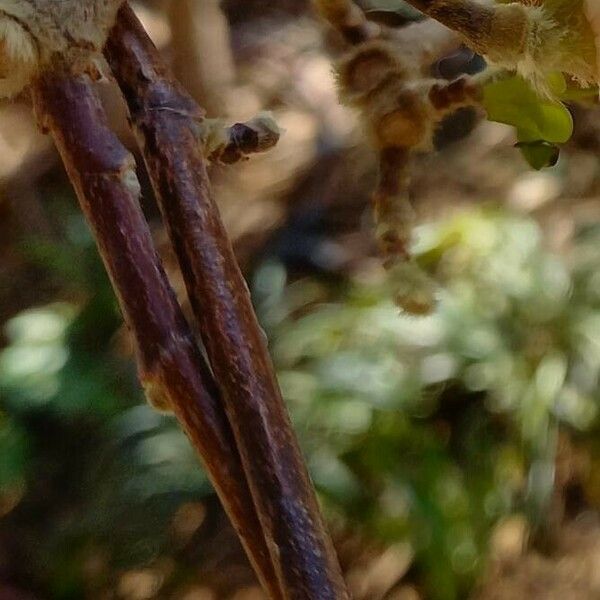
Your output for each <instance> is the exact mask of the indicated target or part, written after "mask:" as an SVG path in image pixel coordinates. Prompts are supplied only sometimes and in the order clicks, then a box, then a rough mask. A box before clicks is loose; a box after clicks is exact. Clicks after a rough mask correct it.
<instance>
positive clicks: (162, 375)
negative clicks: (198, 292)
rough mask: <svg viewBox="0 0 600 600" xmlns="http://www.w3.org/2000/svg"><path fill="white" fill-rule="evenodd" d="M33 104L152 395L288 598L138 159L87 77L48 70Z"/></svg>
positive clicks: (273, 588) (270, 582)
mask: <svg viewBox="0 0 600 600" xmlns="http://www.w3.org/2000/svg"><path fill="white" fill-rule="evenodd" d="M33 101H34V107H35V110H36V114H37V118H38V120H39V123H40V125H41V126H42V128H43V129H44V130H46V131H49V132H50V133H51V134H52V136H53V137H54V140H55V142H56V145H57V147H58V150H59V152H60V154H61V156H62V159H63V161H64V163H65V166H66V168H67V172H68V174H69V177H70V179H71V181H72V183H73V185H74V187H75V190H76V192H77V196H78V198H79V202H80V204H81V207H82V209H83V211H84V213H85V215H86V217H87V220H88V222H89V223H90V225H91V227H92V229H93V231H94V234H95V237H96V240H97V243H98V246H99V250H100V253H101V255H102V258H103V260H104V264H105V266H106V269H107V271H108V273H109V274H110V277H111V280H112V283H113V287H114V289H115V291H116V293H117V296H118V299H119V302H120V305H121V309H122V311H123V315H124V317H125V321H126V323H127V325H128V327H129V329H130V330H131V332H132V335H133V338H134V340H135V345H136V349H137V360H138V368H139V374H140V379H141V381H142V384H143V386H144V389H145V392H146V394H147V396H148V398H149V400H150V401H151V402H152V403H154V404H158V405H161V406H165V405H166V406H170V407H171V408H172V409H173V411H174V412H175V415H176V416H177V418H178V419H179V421H180V423H181V424H182V426H183V428H184V430H185V431H186V433H187V435H188V437H189V438H190V441H191V443H192V444H193V446H194V447H195V448H196V450H197V451H198V453H199V454H200V456H201V457H202V458H203V461H204V464H205V466H206V470H207V472H208V474H209V476H210V478H211V480H212V482H213V484H214V486H215V489H216V490H217V492H218V494H219V496H220V498H221V501H222V503H223V505H224V507H225V509H226V510H227V512H228V514H229V517H230V519H231V521H232V522H233V524H234V526H235V527H236V529H237V531H238V533H239V535H240V537H241V539H242V542H243V543H244V545H245V547H246V550H247V552H248V555H249V556H250V559H251V561H252V563H253V565H254V567H255V569H256V571H257V573H258V575H259V578H260V579H261V581H262V583H263V585H264V586H265V588H266V589H268V590H269V591H270V593H271V596H272V598H281V595H280V593H279V590H278V587H277V581H276V577H275V575H274V573H273V569H272V567H271V564H270V560H269V556H268V553H267V550H266V545H265V540H264V537H263V534H262V531H261V528H260V524H259V522H258V520H257V517H256V514H255V512H254V509H253V506H252V501H251V496H250V492H249V490H248V488H247V484H246V478H245V476H244V473H243V470H242V466H241V463H240V459H239V455H238V453H237V452H236V450H235V443H234V441H233V437H232V434H231V429H230V427H229V423H228V422H227V418H226V416H225V414H224V412H223V410H222V408H221V405H220V402H219V399H218V393H217V392H216V391H215V388H214V383H213V380H212V377H211V375H210V373H209V371H208V369H207V366H206V364H205V363H204V361H203V359H202V356H201V354H200V351H199V349H198V346H197V344H196V342H195V340H194V338H193V335H192V333H191V331H190V329H189V326H188V324H187V322H186V321H185V318H184V317H183V314H182V312H181V309H180V307H179V305H178V303H177V300H176V298H175V294H174V292H173V291H172V289H171V287H170V285H169V283H168V281H167V278H166V275H165V273H164V271H163V269H162V266H161V264H160V261H159V258H158V256H157V254H156V251H155V249H154V246H153V243H152V238H151V235H150V231H149V229H148V226H147V224H146V222H145V220H144V216H143V214H142V211H141V209H140V205H139V184H138V181H137V177H136V175H135V163H134V159H133V157H132V156H131V155H130V154H129V153H128V152H127V151H126V150H125V148H123V146H122V145H121V143H120V142H119V140H118V139H117V137H116V136H115V135H114V134H113V133H112V132H111V131H110V129H109V128H108V124H107V121H106V116H105V114H104V112H103V109H102V107H101V105H100V102H99V100H98V98H97V96H96V94H95V92H94V91H93V90H92V88H91V86H90V84H89V82H88V80H86V79H85V78H84V77H74V76H70V75H62V74H60V73H58V72H55V73H48V74H46V75H44V76H42V77H41V78H40V79H39V80H38V81H37V82H36V84H35V85H34V86H33Z"/></svg>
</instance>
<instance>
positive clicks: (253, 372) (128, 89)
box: [105, 5, 348, 600]
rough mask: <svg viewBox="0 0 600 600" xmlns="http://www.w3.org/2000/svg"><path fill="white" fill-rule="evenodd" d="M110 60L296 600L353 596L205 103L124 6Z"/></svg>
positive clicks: (274, 550) (286, 584)
mask: <svg viewBox="0 0 600 600" xmlns="http://www.w3.org/2000/svg"><path fill="white" fill-rule="evenodd" d="M105 55H106V57H107V59H108V61H109V64H110V65H111V68H112V70H113V73H114V74H115V77H116V79H117V81H118V83H119V85H120V86H121V89H122V91H123V93H124V95H125V98H126V100H127V103H128V105H129V109H130V114H131V120H132V122H133V125H134V129H135V131H136V134H137V136H138V138H139V141H140V145H141V147H142V151H143V154H144V156H145V159H146V164H147V167H148V171H149V173H150V176H151V179H152V180H153V183H154V187H155V192H156V195H157V197H158V199H159V202H160V204H161V209H162V211H163V214H164V217H165V220H166V222H167V225H168V229H169V233H170V236H171V238H172V241H173V244H174V247H175V250H176V252H177V255H178V258H179V262H180V265H181V268H182V272H183V274H184V278H185V280H186V284H187V289H188V294H189V296H190V300H191V304H192V308H193V310H194V314H195V315H196V318H197V319H198V321H199V324H200V329H201V332H202V336H203V340H204V342H205V345H206V349H207V353H208V356H209V361H210V364H211V366H212V369H213V372H214V373H215V378H216V380H217V383H218V385H219V388H220V390H221V394H222V398H223V402H224V404H225V408H226V411H227V414H228V417H229V421H230V423H231V425H232V428H233V431H234V435H235V438H236V442H237V445H238V448H239V450H240V454H241V457H242V462H243V465H244V469H245V472H246V476H247V478H248V481H249V483H250V489H251V491H252V496H253V499H254V503H255V506H256V509H257V512H258V515H259V519H260V521H261V525H262V527H263V531H264V532H265V538H266V539H267V543H268V545H269V550H270V554H271V560H272V561H273V564H274V565H275V569H276V572H277V575H278V577H279V579H280V582H281V585H282V589H283V591H284V595H285V597H286V598H290V599H298V600H300V599H302V600H307V599H312V600H316V599H317V598H318V599H319V600H334V599H336V600H337V599H346V598H348V593H347V591H346V589H345V585H344V582H343V579H342V576H341V572H340V568H339V565H338V562H337V558H336V556H335V552H334V550H333V547H332V544H331V541H330V538H329V536H328V534H327V532H326V530H325V527H324V524H323V521H322V517H321V515H320V514H319V508H318V504H317V500H316V497H315V493H314V490H313V487H312V485H311V482H310V479H309V477H308V474H307V471H306V467H305V466H304V463H303V460H302V458H301V455H300V451H299V449H298V445H297V442H296V439H295V436H294V434H293V431H292V428H291V425H290V420H289V416H288V414H287V411H286V409H285V407H284V404H283V401H282V399H281V393H280V391H279V387H278V384H277V381H276V378H275V374H274V370H273V366H272V364H271V360H270V358H269V356H268V352H267V348H266V344H265V340H264V335H263V333H262V331H261V329H260V327H259V325H258V323H257V320H256V316H255V314H254V311H253V309H252V304H251V300H250V295H249V293H248V289H247V286H246V283H245V281H244V279H243V277H242V275H241V273H240V270H239V267H238V265H237V263H236V260H235V256H234V254H233V250H232V247H231V243H230V241H229V239H228V237H227V234H226V232H225V229H224V227H223V224H222V223H221V220H220V217H219V213H218V210H217V208H216V206H215V203H214V200H213V198H212V195H211V191H210V185H209V181H208V177H207V174H206V166H205V162H204V158H203V156H202V153H201V150H200V149H199V148H198V144H197V141H196V139H195V137H194V134H193V131H192V130H193V129H194V127H195V124H196V123H197V122H198V121H199V120H201V119H202V113H201V111H200V109H199V108H198V107H197V106H196V105H195V104H194V102H193V100H192V99H191V98H190V96H189V95H188V94H187V93H186V92H185V91H184V90H183V88H182V87H181V86H180V85H179V84H178V83H177V82H176V81H175V80H174V79H173V77H172V75H171V74H170V73H169V72H168V71H167V70H166V68H165V67H164V66H163V64H162V61H161V58H160V56H159V54H158V52H157V50H156V49H155V48H154V46H153V45H152V42H151V41H150V40H149V38H148V36H147V35H146V33H145V32H144V30H143V28H142V27H141V25H140V24H139V22H138V21H137V19H136V17H135V15H134V14H133V12H132V11H131V9H130V8H129V7H128V6H127V5H125V6H124V7H123V8H122V10H121V12H120V13H119V17H118V19H117V24H116V26H115V28H114V29H113V31H112V33H111V36H110V38H109V41H108V44H107V46H106V50H105Z"/></svg>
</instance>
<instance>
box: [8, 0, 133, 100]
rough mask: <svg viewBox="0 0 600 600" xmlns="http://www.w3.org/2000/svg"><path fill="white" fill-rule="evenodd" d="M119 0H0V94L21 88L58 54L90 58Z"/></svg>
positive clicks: (67, 58)
mask: <svg viewBox="0 0 600 600" xmlns="http://www.w3.org/2000/svg"><path fill="white" fill-rule="evenodd" d="M122 1H123V0H0V96H5V97H6V96H12V95H14V94H17V93H18V92H20V91H21V90H22V89H23V87H24V86H25V85H27V83H29V82H30V81H31V79H32V78H33V77H34V76H35V74H36V73H37V72H38V71H39V69H40V68H42V67H43V66H44V65H46V64H47V63H49V62H50V61H52V60H55V59H57V58H60V59H64V60H65V61H67V62H69V63H73V64H74V65H75V64H78V63H80V64H83V63H85V62H89V61H92V60H93V57H94V54H96V53H98V52H99V51H100V50H101V49H102V46H103V45H104V42H105V41H106V37H107V35H108V31H109V29H110V27H111V26H112V25H113V24H114V20H115V16H116V13H117V10H118V9H119V7H120V5H121V3H122Z"/></svg>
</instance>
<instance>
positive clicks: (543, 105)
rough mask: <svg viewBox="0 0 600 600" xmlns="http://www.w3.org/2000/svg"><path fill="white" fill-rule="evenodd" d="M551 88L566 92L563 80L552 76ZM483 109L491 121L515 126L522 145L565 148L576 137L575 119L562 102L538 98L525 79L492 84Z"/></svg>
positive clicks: (485, 90) (550, 80) (503, 80)
mask: <svg viewBox="0 0 600 600" xmlns="http://www.w3.org/2000/svg"><path fill="white" fill-rule="evenodd" d="M548 84H549V86H550V89H551V90H553V91H556V92H560V91H561V90H562V91H564V90H565V89H566V86H565V85H564V78H562V76H559V75H552V76H551V77H550V78H549V80H548ZM483 106H484V108H485V110H486V111H487V114H488V118H489V119H490V120H491V121H497V122H498V123H505V124H507V125H512V126H514V127H515V128H516V129H517V138H518V140H519V142H538V141H540V140H541V141H544V142H550V143H552V144H564V143H565V142H566V141H567V140H568V139H569V138H570V137H571V135H572V134H573V119H572V117H571V113H570V112H569V111H568V110H567V107H566V106H565V105H564V104H562V103H561V102H557V101H555V100H552V99H550V98H543V97H541V96H539V95H538V94H537V93H536V92H535V90H534V89H533V88H532V87H531V85H530V84H529V83H528V82H527V81H525V80H524V79H523V78H522V77H519V76H513V77H509V78H507V79H500V80H496V81H493V82H491V83H489V84H488V85H486V86H485V87H484V90H483Z"/></svg>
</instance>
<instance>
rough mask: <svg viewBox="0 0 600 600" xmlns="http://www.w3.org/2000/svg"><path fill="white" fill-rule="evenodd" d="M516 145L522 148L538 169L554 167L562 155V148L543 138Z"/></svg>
mask: <svg viewBox="0 0 600 600" xmlns="http://www.w3.org/2000/svg"><path fill="white" fill-rule="evenodd" d="M516 147H517V148H519V149H520V150H521V153H522V154H523V156H524V157H525V160H526V161H527V162H528V163H529V165H530V166H531V167H532V168H533V169H535V170H536V171H540V170H541V169H545V168H547V167H553V166H554V165H556V163H557V162H558V159H559V156H560V148H559V147H558V146H557V145H556V144H551V143H550V142H544V141H543V140H538V141H536V142H519V143H518V144H516Z"/></svg>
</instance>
